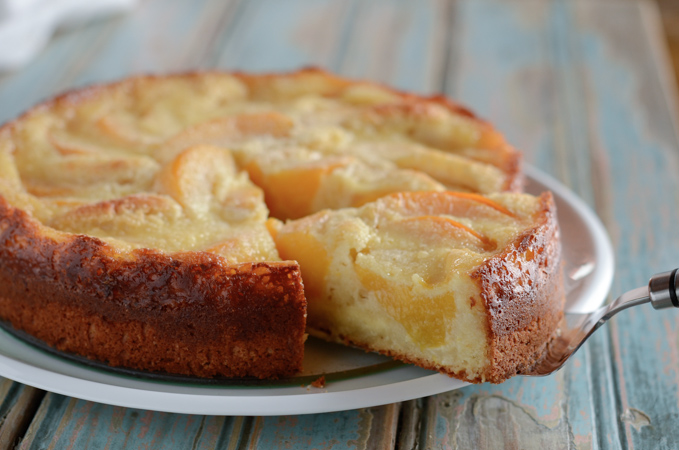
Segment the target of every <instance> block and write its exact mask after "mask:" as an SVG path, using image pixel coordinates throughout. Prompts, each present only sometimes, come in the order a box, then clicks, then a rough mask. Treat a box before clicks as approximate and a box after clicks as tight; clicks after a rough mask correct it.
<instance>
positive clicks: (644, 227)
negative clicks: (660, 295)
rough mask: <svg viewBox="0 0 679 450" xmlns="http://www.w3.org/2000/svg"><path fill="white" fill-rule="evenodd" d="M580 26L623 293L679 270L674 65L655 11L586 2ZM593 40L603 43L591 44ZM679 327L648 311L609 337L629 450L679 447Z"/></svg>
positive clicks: (622, 321) (624, 317)
mask: <svg viewBox="0 0 679 450" xmlns="http://www.w3.org/2000/svg"><path fill="white" fill-rule="evenodd" d="M578 19H579V23H580V26H581V29H582V31H581V32H580V33H579V36H580V42H579V46H580V48H581V54H582V58H583V64H584V65H585V66H586V67H587V69H588V70H587V77H588V82H589V83H590V86H591V91H592V92H595V93H596V95H595V96H593V97H592V98H591V99H590V100H591V103H590V107H589V108H588V112H589V114H590V120H591V121H592V123H593V124H595V125H596V126H595V127H592V128H593V133H592V134H593V136H594V139H595V141H596V142H598V143H599V146H598V148H597V149H596V150H598V151H600V152H602V153H605V154H606V155H608V160H609V164H610V170H611V175H612V176H611V179H610V186H609V188H610V190H611V192H612V193H613V195H612V200H613V201H612V202H611V203H610V206H609V208H610V217H611V219H612V220H611V225H612V226H611V228H612V230H613V233H612V234H613V236H614V238H615V240H616V250H617V252H618V258H617V263H616V273H617V276H616V279H615V282H614V286H613V289H614V291H615V292H618V293H620V292H623V291H625V290H628V289H630V288H633V287H636V286H639V285H643V284H645V283H646V282H647V280H648V277H649V276H650V275H651V274H653V273H655V272H660V271H664V270H668V269H670V268H672V267H676V266H677V258H676V249H677V248H679V238H678V236H677V234H676V227H675V226H674V223H676V220H677V219H678V217H677V210H676V208H675V205H677V202H678V200H679V198H678V196H679V183H678V182H677V177H676V175H675V174H676V173H677V170H679V158H678V157H679V154H678V150H679V138H678V137H677V136H678V135H677V130H676V123H677V122H676V116H674V114H675V112H676V103H675V101H676V97H675V96H674V95H673V94H674V92H676V91H674V90H673V89H670V88H669V86H668V85H667V80H668V79H669V76H668V74H667V73H662V72H661V71H663V70H665V69H666V67H667V62H666V61H660V60H658V57H659V56H660V53H659V52H657V51H655V50H654V48H653V45H654V44H656V43H657V42H658V41H659V33H660V32H661V30H660V27H659V18H658V17H657V16H656V15H655V9H654V8H652V4H650V3H629V4H620V5H618V6H617V7H616V8H615V9H612V8H608V9H606V7H605V5H603V4H582V5H580V11H579V16H578ZM593 35H598V36H602V39H601V41H600V42H598V43H595V42H592V39H591V36H593ZM669 205H672V206H669ZM678 323H679V314H677V311H660V312H658V311H654V310H653V309H652V308H650V307H641V308H635V309H633V310H630V311H629V312H627V313H625V314H621V315H620V317H617V318H616V319H615V320H613V321H612V323H611V324H610V326H609V327H608V329H607V331H608V333H609V335H610V336H611V342H612V350H613V352H612V359H613V363H614V367H615V373H614V375H615V377H614V379H613V380H612V382H613V383H614V384H615V386H616V388H617V394H618V396H619V403H618V409H617V411H616V414H617V418H616V419H617V420H618V425H619V427H620V434H621V438H622V440H623V441H624V442H625V443H626V445H627V446H628V448H667V449H669V448H676V447H677V445H678V444H679V442H678V437H677V433H676V432H674V431H673V430H674V428H675V427H674V422H675V420H676V418H677V417H678V416H679V391H678V390H679V387H678V382H679V365H678V364H677V361H679V353H678V352H677V342H678V335H677V332H676V329H677V328H676V327H677V324H678ZM644 416H646V417H644Z"/></svg>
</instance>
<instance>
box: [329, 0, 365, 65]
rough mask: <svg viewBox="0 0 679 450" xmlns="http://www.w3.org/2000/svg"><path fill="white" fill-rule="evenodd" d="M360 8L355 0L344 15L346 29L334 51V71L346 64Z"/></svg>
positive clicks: (332, 63)
mask: <svg viewBox="0 0 679 450" xmlns="http://www.w3.org/2000/svg"><path fill="white" fill-rule="evenodd" d="M359 10H360V6H359V4H358V2H356V0H353V1H352V2H351V4H350V5H349V7H348V8H347V13H346V16H345V17H344V29H343V30H342V33H341V36H340V38H339V39H338V42H337V48H336V49H335V51H334V52H333V53H334V55H335V56H334V58H333V60H332V62H331V63H330V70H332V71H333V72H337V73H340V72H341V71H342V70H341V69H342V67H343V66H345V63H346V59H347V54H348V53H349V45H350V44H351V37H352V36H353V35H354V31H355V27H356V23H357V22H358V20H356V18H357V17H358V12H359Z"/></svg>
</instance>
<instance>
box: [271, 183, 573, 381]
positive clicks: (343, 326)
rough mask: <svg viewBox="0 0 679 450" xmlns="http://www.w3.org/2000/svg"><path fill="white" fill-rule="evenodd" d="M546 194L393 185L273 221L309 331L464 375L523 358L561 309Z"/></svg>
mask: <svg viewBox="0 0 679 450" xmlns="http://www.w3.org/2000/svg"><path fill="white" fill-rule="evenodd" d="M558 234H559V231H558V227H557V223H556V218H555V210H554V204H553V199H552V196H551V194H549V193H546V194H543V195H542V196H540V197H534V196H530V195H526V194H492V195H490V196H488V197H482V196H480V195H476V194H468V193H454V192H404V193H398V194H392V195H389V196H386V197H383V198H381V199H379V200H377V201H375V202H373V203H368V204H366V205H364V206H362V207H360V208H347V209H342V210H334V211H331V210H326V211H322V212H319V213H317V214H314V215H312V216H308V217H305V218H303V219H300V220H296V221H289V222H288V223H287V224H285V225H284V226H282V227H281V228H280V229H279V230H278V233H277V235H276V237H275V240H276V244H277V247H278V250H279V252H280V255H281V257H282V258H283V259H293V260H296V261H298V262H299V263H300V266H301V270H302V278H303V280H304V284H305V293H306V296H307V301H308V318H307V329H308V330H309V332H310V333H311V334H312V335H316V336H320V337H323V338H325V339H329V340H333V341H339V342H344V343H348V344H351V345H355V346H359V347H362V348H365V349H367V350H373V351H378V352H381V353H384V354H387V355H390V356H394V357H396V358H399V359H401V360H403V361H406V362H410V363H415V364H418V365H420V366H422V367H425V368H430V369H434V370H439V371H441V372H444V373H447V374H449V375H452V376H455V377H458V378H461V379H464V380H467V381H471V382H482V381H491V382H501V381H504V380H505V379H507V378H508V377H510V376H512V375H515V374H516V373H517V372H520V371H521V369H522V368H524V367H527V366H529V365H530V364H531V363H532V362H533V361H534V359H535V357H536V355H537V354H538V353H539V352H540V351H541V350H542V348H543V347H544V345H545V343H546V342H547V341H548V339H549V336H550V335H551V334H552V333H553V331H554V329H555V328H556V324H557V323H558V322H559V320H560V319H561V316H562V310H563V304H562V302H561V300H560V299H562V298H563V295H562V293H561V292H560V290H561V286H562V284H561V279H560V262H559V254H560V246H559V240H558Z"/></svg>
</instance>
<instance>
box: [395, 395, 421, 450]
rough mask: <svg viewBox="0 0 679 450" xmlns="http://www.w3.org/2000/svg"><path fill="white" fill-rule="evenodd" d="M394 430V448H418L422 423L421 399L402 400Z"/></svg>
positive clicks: (411, 449) (402, 449)
mask: <svg viewBox="0 0 679 450" xmlns="http://www.w3.org/2000/svg"><path fill="white" fill-rule="evenodd" d="M398 422H399V423H398V428H397V430H396V449H397V450H415V449H417V448H419V436H420V432H421V423H422V399H417V400H410V401H407V402H403V403H402V405H401V414H400V415H399V421H398Z"/></svg>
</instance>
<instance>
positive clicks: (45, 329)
mask: <svg viewBox="0 0 679 450" xmlns="http://www.w3.org/2000/svg"><path fill="white" fill-rule="evenodd" d="M519 163H520V155H519V154H518V152H517V151H516V150H514V149H513V148H512V147H510V146H509V145H508V144H507V143H506V142H505V141H504V139H503V137H502V136H501V135H500V134H499V133H498V132H496V131H495V130H494V129H493V128H492V127H491V126H490V125H488V124H487V123H485V122H483V121H481V120H479V119H477V118H475V117H474V116H473V115H472V114H471V113H470V112H468V111H467V110H465V109H464V108H461V107H459V106H457V105H455V104H453V103H451V102H449V101H447V100H445V99H442V98H439V97H435V98H423V97H418V96H414V95H410V94H405V93H400V92H397V91H394V90H391V89H389V88H386V87H383V86H380V85H376V84H372V83H368V82H361V81H351V80H347V79H343V78H339V77H336V76H333V75H330V74H328V73H325V72H322V71H320V70H315V69H307V70H302V71H298V72H295V73H290V74H276V75H248V74H240V73H196V74H185V75H172V76H164V77H154V76H146V77H135V78H130V79H127V80H124V81H121V82H118V83H114V84H109V85H102V86H96V87H91V88H86V89H82V90H79V91H74V92H70V93H67V94H65V95H62V96H59V97H57V98H55V99H53V100H50V101H47V102H45V103H43V104H41V105H38V106H36V107H34V108H33V109H31V110H30V111H28V112H27V113H26V114H24V115H23V116H21V117H20V118H18V119H16V120H14V121H12V122H10V123H8V124H5V125H4V126H3V127H2V128H0V318H1V319H2V320H3V321H4V322H5V323H7V324H9V325H11V326H12V327H14V328H15V329H17V330H21V331H22V332H25V333H28V334H30V335H32V336H33V337H34V338H36V339H38V340H40V341H42V342H44V343H45V344H47V345H49V346H52V347H54V348H56V349H58V350H60V351H64V352H68V353H71V354H75V355H80V356H83V357H87V358H91V359H94V360H97V361H101V362H104V363H106V364H108V365H110V366H121V367H126V368H131V369H136V370H142V371H154V372H165V373H171V374H182V375H189V376H197V377H257V378H280V377H289V376H291V375H294V374H295V373H296V372H298V371H299V370H300V368H301V363H302V358H303V345H304V340H305V338H306V334H305V333H306V331H305V330H306V329H307V328H306V327H307V326H308V331H309V332H310V333H313V334H315V335H319V336H323V337H325V338H328V339H331V340H339V341H342V342H347V343H350V344H352V345H357V346H360V347H363V348H366V349H369V350H376V351H379V352H382V353H385V354H389V355H393V356H395V357H397V358H401V359H403V360H405V361H408V362H414V363H416V364H420V365H422V366H424V367H428V368H433V369H436V370H440V371H442V372H445V373H448V374H450V375H452V376H456V377H459V378H462V379H466V380H469V381H485V380H489V381H495V382H498V381H502V380H503V379H505V378H506V377H508V376H511V375H512V374H514V373H516V372H517V371H518V370H520V369H521V367H523V366H525V365H527V364H529V363H530V362H531V361H532V358H534V356H535V354H536V352H537V351H538V350H539V349H540V348H541V347H542V346H544V344H545V342H546V341H547V340H548V338H549V336H550V335H551V334H552V333H553V332H554V329H555V327H556V322H557V321H558V316H559V314H560V311H561V302H562V298H563V297H562V295H561V294H559V289H560V277H559V272H558V270H557V268H558V264H559V263H558V260H559V241H558V230H557V226H556V221H555V213H554V205H553V203H552V200H551V197H550V196H549V194H545V195H543V196H542V197H538V198H536V197H531V196H528V195H524V194H517V193H513V192H516V191H519V190H520V187H521V173H520V168H519V165H520V164H519ZM485 194H488V195H489V196H487V197H484V196H483V195H485ZM283 221H287V223H283ZM300 265H301V268H300ZM307 311H308V317H307Z"/></svg>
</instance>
